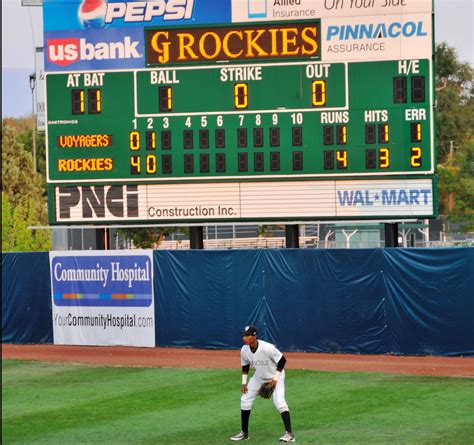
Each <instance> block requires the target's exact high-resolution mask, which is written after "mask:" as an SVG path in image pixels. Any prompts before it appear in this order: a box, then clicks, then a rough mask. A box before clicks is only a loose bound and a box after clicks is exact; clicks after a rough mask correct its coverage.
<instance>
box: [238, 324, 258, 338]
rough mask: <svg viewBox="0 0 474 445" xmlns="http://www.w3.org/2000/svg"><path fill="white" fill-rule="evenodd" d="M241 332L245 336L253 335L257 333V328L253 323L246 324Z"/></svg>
mask: <svg viewBox="0 0 474 445" xmlns="http://www.w3.org/2000/svg"><path fill="white" fill-rule="evenodd" d="M241 334H243V335H244V336H245V337H246V336H248V335H249V336H250V335H252V336H254V335H257V328H256V327H255V326H254V325H248V326H245V328H244V329H243V330H242V332H241Z"/></svg>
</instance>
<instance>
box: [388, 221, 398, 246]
mask: <svg viewBox="0 0 474 445" xmlns="http://www.w3.org/2000/svg"><path fill="white" fill-rule="evenodd" d="M385 247H398V223H385Z"/></svg>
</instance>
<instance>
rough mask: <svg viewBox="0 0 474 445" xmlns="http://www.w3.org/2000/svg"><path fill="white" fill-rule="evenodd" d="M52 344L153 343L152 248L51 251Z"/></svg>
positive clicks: (144, 344) (129, 344) (146, 344)
mask: <svg viewBox="0 0 474 445" xmlns="http://www.w3.org/2000/svg"><path fill="white" fill-rule="evenodd" d="M50 268H51V294H52V308H53V311H52V314H53V336H54V344H59V345H97V346H99V345H107V346H111V345H122V346H149V347H153V346H155V309H154V298H153V260H152V251H151V250H150V251H148V250H134V251H133V252H128V251H113V253H112V252H111V251H85V252H84V251H70V252H50Z"/></svg>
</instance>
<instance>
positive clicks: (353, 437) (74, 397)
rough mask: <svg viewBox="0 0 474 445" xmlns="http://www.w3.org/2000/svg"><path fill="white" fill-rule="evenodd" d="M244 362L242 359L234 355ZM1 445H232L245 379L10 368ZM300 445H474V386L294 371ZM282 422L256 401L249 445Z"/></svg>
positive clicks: (12, 364) (223, 373)
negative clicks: (241, 389) (241, 387)
mask: <svg viewBox="0 0 474 445" xmlns="http://www.w3.org/2000/svg"><path fill="white" fill-rule="evenodd" d="M237 354H238V352H237ZM2 377H3V384H2V396H3V397H2V427H3V428H2V430H3V441H2V442H3V444H6V445H8V444H19V443H23V444H39V443H41V444H84V443H88V444H166V445H174V444H200V445H204V444H230V443H232V442H230V441H229V437H230V436H231V435H234V434H236V433H237V432H238V431H239V430H240V406H239V399H240V392H239V389H240V380H241V379H240V370H239V369H235V370H216V369H208V370H203V369H165V368H124V367H105V366H101V367H97V366H86V365H69V364H51V363H38V362H28V361H13V360H5V361H3V368H2ZM286 388H287V401H288V404H289V405H290V409H291V413H292V421H293V430H294V433H295V435H296V442H297V443H300V444H310V443H311V444H443V445H444V444H472V443H474V380H473V379H463V378H440V377H436V378H435V377H414V376H400V375H387V374H369V373H335V372H313V371H295V370H289V371H287V382H286ZM282 433H283V423H282V421H281V417H280V415H279V413H278V412H277V411H276V410H275V409H274V407H273V404H272V402H271V401H267V400H262V399H259V400H257V401H256V403H255V405H254V409H253V413H252V416H251V418H250V440H249V441H246V442H244V443H246V444H249V445H250V444H272V443H274V444H277V443H279V442H278V438H279V437H280V435H281V434H282Z"/></svg>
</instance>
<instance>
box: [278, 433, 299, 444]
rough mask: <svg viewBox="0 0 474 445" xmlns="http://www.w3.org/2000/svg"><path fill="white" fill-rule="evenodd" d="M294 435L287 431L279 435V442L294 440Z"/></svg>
mask: <svg viewBox="0 0 474 445" xmlns="http://www.w3.org/2000/svg"><path fill="white" fill-rule="evenodd" d="M295 441H296V439H295V436H294V435H293V433H289V432H288V431H286V432H285V434H283V436H281V437H280V442H295Z"/></svg>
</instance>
